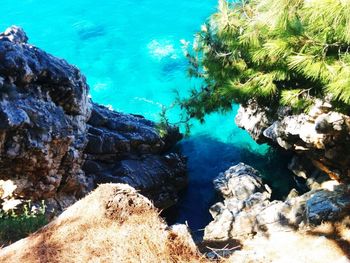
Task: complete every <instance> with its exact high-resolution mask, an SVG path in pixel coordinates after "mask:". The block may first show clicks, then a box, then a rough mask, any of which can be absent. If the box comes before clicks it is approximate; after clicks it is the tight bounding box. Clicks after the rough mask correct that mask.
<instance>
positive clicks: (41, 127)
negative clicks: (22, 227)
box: [0, 27, 186, 210]
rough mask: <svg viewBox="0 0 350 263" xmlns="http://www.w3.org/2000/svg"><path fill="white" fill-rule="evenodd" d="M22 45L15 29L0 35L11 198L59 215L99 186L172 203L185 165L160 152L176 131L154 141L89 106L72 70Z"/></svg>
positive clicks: (0, 95) (1, 168)
mask: <svg viewBox="0 0 350 263" xmlns="http://www.w3.org/2000/svg"><path fill="white" fill-rule="evenodd" d="M27 40H28V37H27V36H26V34H25V32H24V31H23V30H22V29H21V28H18V27H11V28H9V29H7V30H6V31H5V33H2V34H0V180H3V181H6V180H11V181H13V182H14V184H15V185H16V186H17V188H16V189H15V195H16V196H18V197H21V198H25V199H28V198H30V199H32V200H34V201H38V200H42V199H45V200H46V202H47V204H48V205H49V206H53V207H55V208H56V209H59V210H60V209H62V208H64V207H67V206H68V205H70V204H72V203H73V202H75V201H76V200H77V199H78V198H81V197H82V196H84V195H85V194H86V193H87V192H89V191H91V190H92V189H93V188H94V187H95V186H96V184H97V183H99V182H107V181H118V182H126V183H129V184H130V185H132V186H135V187H136V188H138V189H140V190H142V191H143V192H144V193H146V194H147V195H148V196H150V197H151V198H153V199H154V200H155V201H156V202H157V204H159V205H161V206H162V205H170V204H171V203H173V202H174V200H176V191H177V189H178V188H181V187H183V186H184V184H185V182H186V177H185V161H184V159H183V158H182V157H181V156H179V155H177V154H166V151H167V150H169V149H170V148H171V147H172V146H173V145H174V144H175V143H176V142H177V141H178V140H179V139H180V138H181V136H180V134H179V132H178V131H177V130H174V129H172V128H169V129H168V131H167V134H168V135H167V136H165V137H164V138H162V137H161V136H160V135H159V132H158V131H157V127H156V125H155V124H154V123H153V122H150V121H147V120H145V119H144V118H143V117H141V116H134V115H127V114H121V113H117V112H114V111H111V110H108V109H107V108H104V107H101V106H98V105H96V104H92V103H91V101H90V99H89V97H88V93H89V87H88V85H87V84H86V80H85V77H84V76H83V75H82V74H81V73H80V71H79V69H77V68H76V67H74V66H72V65H70V64H68V63H67V62H66V61H65V60H63V59H59V58H56V57H53V56H52V55H49V54H47V53H46V52H44V51H42V50H40V49H38V48H36V47H34V46H32V45H30V44H28V43H27ZM90 116H91V118H90ZM86 146H87V147H86ZM84 149H86V150H85V152H84ZM85 158H86V159H87V162H86V164H85V166H84V170H85V171H86V173H85V172H84V171H83V170H82V165H83V163H84V161H85ZM115 178H118V179H115ZM0 190H1V189H0ZM0 197H1V191H0Z"/></svg>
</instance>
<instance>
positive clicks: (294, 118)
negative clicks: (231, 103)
mask: <svg viewBox="0 0 350 263" xmlns="http://www.w3.org/2000/svg"><path fill="white" fill-rule="evenodd" d="M272 111H273V109H270V108H266V107H263V106H259V105H258V104H257V103H256V102H254V101H250V102H248V104H247V105H245V106H244V107H242V106H241V107H240V109H239V111H238V115H237V118H236V123H237V125H238V126H239V127H241V128H244V129H246V130H247V131H248V132H249V133H250V135H251V136H252V137H253V138H254V139H255V140H256V141H257V142H268V143H270V144H271V145H277V146H279V147H281V148H283V149H286V150H289V151H293V152H295V154H297V155H300V156H301V158H302V159H305V161H304V162H305V163H307V162H308V163H310V164H311V165H312V166H313V168H312V169H311V170H312V171H311V173H308V174H306V173H305V170H309V171H310V169H309V168H308V167H307V168H305V169H304V168H301V167H299V168H298V169H293V171H294V172H295V173H296V174H297V175H298V176H301V177H304V178H308V177H310V176H313V173H314V171H315V170H319V171H322V172H323V173H326V174H327V175H328V176H329V177H330V178H331V179H336V180H340V181H342V182H347V181H348V180H349V176H350V168H349V167H350V157H349V156H350V154H349V149H350V135H349V134H350V116H347V115H345V114H342V113H339V112H336V111H334V109H333V108H332V105H331V104H330V103H329V102H327V98H325V101H321V100H318V99H315V101H314V106H313V107H312V108H311V109H310V111H309V112H308V113H301V114H292V113H291V111H290V109H289V108H288V107H279V108H278V109H277V114H271V112H272ZM308 166H309V165H308Z"/></svg>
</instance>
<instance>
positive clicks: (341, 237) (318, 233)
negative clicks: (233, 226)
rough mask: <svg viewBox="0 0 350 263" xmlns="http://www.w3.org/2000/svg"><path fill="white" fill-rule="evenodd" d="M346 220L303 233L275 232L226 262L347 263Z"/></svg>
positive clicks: (348, 230) (349, 245) (348, 236)
mask: <svg viewBox="0 0 350 263" xmlns="http://www.w3.org/2000/svg"><path fill="white" fill-rule="evenodd" d="M347 220H348V219H345V220H344V221H342V222H338V223H324V224H323V225H321V226H319V227H317V228H313V229H308V230H304V231H299V232H295V231H293V230H290V231H286V232H275V233H273V234H271V235H270V236H269V237H267V236H266V237H262V236H260V237H255V238H254V239H252V240H249V241H246V242H245V243H244V248H243V250H241V251H237V252H235V254H234V255H233V256H231V257H230V258H229V259H228V260H227V261H226V262H235V263H243V262H244V263H248V262H254V263H256V262H264V263H265V262H280V263H282V262H284V263H293V262H298V263H304V262H305V263H330V262H332V263H345V262H350V228H349V224H348V223H347V222H346V221H347Z"/></svg>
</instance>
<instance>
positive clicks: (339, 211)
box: [204, 164, 350, 241]
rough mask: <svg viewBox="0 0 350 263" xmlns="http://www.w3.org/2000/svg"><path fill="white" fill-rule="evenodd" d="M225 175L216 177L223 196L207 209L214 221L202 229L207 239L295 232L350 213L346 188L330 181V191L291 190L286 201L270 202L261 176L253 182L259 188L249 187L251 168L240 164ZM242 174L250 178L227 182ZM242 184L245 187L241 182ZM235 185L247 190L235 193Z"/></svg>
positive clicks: (254, 173)
mask: <svg viewBox="0 0 350 263" xmlns="http://www.w3.org/2000/svg"><path fill="white" fill-rule="evenodd" d="M247 173H250V174H251V175H247ZM225 174H226V176H223V174H221V175H220V176H219V178H220V189H224V191H222V194H223V196H224V198H225V199H224V201H223V202H219V203H217V204H215V205H213V206H212V207H211V209H210V213H211V215H212V216H213V219H214V220H213V221H212V222H211V223H210V224H209V225H208V226H207V227H206V228H205V231H204V240H206V241H218V240H219V241H226V240H234V239H246V238H248V237H252V236H254V235H263V236H269V235H272V234H274V233H276V232H281V231H292V230H293V231H295V230H297V229H300V228H304V227H307V226H310V225H319V224H321V223H322V222H324V221H332V222H333V221H335V220H338V219H342V218H343V217H344V216H345V215H348V214H349V212H350V195H349V187H347V186H345V185H342V184H338V185H336V184H332V187H333V188H332V189H331V190H327V189H317V190H312V191H310V192H307V193H305V194H303V195H301V196H299V195H298V194H297V193H295V191H293V192H292V193H291V194H290V195H289V196H288V198H287V199H286V200H285V201H277V200H275V201H272V200H270V195H271V192H270V191H268V190H267V189H266V190H265V191H264V190H263V186H262V184H261V182H260V180H261V179H260V180H256V181H255V183H254V184H253V185H254V186H255V185H260V187H257V188H256V187H251V186H252V180H253V179H255V178H259V174H258V172H257V171H256V170H254V169H253V168H251V167H249V166H247V165H244V164H239V165H236V166H233V167H231V168H230V169H229V170H227V171H226V172H225ZM242 174H243V175H245V177H249V176H250V179H249V180H236V181H235V182H236V184H233V183H229V182H230V180H232V178H237V177H238V178H239V177H240V176H241V175H242ZM216 180H217V179H216ZM216 180H215V181H216ZM245 183H246V184H247V187H245V186H244V185H243V184H245ZM235 188H236V189H248V191H243V193H244V194H241V193H242V192H241V191H240V190H238V193H239V194H232V193H236V192H237V190H235ZM329 188H330V187H329Z"/></svg>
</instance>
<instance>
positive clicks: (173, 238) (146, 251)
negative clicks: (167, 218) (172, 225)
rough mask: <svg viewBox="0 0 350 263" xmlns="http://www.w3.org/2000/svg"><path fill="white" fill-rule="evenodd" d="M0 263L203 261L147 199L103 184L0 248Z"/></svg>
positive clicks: (187, 239)
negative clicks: (23, 236)
mask: <svg viewBox="0 0 350 263" xmlns="http://www.w3.org/2000/svg"><path fill="white" fill-rule="evenodd" d="M0 261H1V262H4V263H5V262H11V263H12V262H41V263H43V262H50V263H58V262H65V263H66V262H67V263H69V262H84V263H85V262H118V263H121V262H152V263H153V262H154V263H156V262H206V260H205V259H204V258H203V257H202V256H201V255H200V254H199V252H198V251H197V249H196V247H195V245H194V243H193V241H192V239H191V238H189V237H187V236H186V235H182V234H179V233H178V232H176V231H173V230H171V229H168V227H167V225H166V224H165V223H164V222H163V221H162V219H161V218H160V217H159V215H158V211H157V210H156V209H155V208H154V207H153V205H152V204H151V203H150V201H148V200H147V199H146V198H145V197H143V196H141V195H140V194H138V193H137V192H135V190H134V189H133V188H131V187H128V186H126V185H116V184H106V185H101V186H100V187H99V188H98V189H96V190H95V191H94V192H92V193H91V194H90V195H88V196H87V197H85V198H84V199H82V200H81V201H79V202H77V203H76V204H74V205H73V206H71V207H70V208H68V209H67V210H66V211H65V212H64V213H62V214H61V215H60V216H59V217H58V218H57V219H55V220H54V221H52V222H51V223H50V224H49V225H47V226H46V227H44V228H42V229H41V230H39V231H38V232H36V233H34V234H33V235H31V236H29V237H28V238H26V239H22V240H20V241H18V242H16V243H15V244H13V245H11V246H9V247H7V248H3V249H2V250H0Z"/></svg>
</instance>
